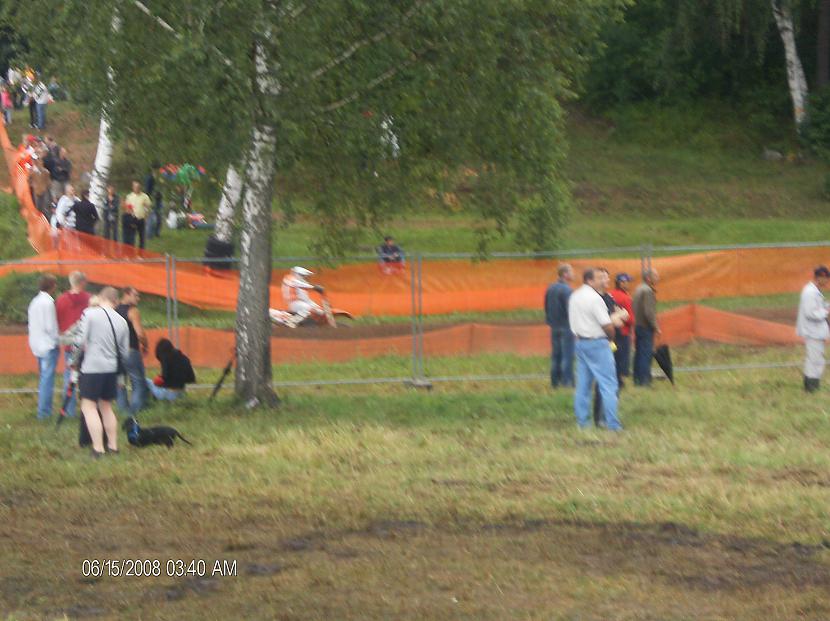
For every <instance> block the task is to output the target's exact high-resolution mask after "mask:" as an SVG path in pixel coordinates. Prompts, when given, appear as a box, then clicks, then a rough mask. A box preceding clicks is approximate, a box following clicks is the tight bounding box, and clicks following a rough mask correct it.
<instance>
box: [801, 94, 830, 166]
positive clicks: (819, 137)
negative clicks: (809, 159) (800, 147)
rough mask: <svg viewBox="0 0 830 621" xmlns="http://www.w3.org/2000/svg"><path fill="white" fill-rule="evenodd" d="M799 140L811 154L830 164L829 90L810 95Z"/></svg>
mask: <svg viewBox="0 0 830 621" xmlns="http://www.w3.org/2000/svg"><path fill="white" fill-rule="evenodd" d="M801 138H802V140H803V141H804V143H805V144H806V145H807V147H808V148H809V149H810V150H811V151H812V152H813V153H815V154H816V155H817V156H818V157H820V158H821V159H822V160H824V161H825V162H830V88H823V89H821V90H820V91H818V92H816V93H813V94H812V95H810V100H809V103H808V106H807V120H806V121H805V122H804V125H803V126H802V127H801Z"/></svg>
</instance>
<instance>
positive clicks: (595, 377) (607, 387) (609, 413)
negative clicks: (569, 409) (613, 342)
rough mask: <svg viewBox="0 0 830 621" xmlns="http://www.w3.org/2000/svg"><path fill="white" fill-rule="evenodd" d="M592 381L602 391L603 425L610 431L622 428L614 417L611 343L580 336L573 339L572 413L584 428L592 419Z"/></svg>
mask: <svg viewBox="0 0 830 621" xmlns="http://www.w3.org/2000/svg"><path fill="white" fill-rule="evenodd" d="M594 381H596V382H597V386H598V388H599V394H600V395H602V409H603V414H604V416H605V426H606V427H607V428H608V429H610V430H612V431H618V430H620V429H622V425H620V419H619V418H617V388H618V384H617V369H616V367H615V366H614V355H613V354H612V353H611V346H610V345H609V343H608V340H607V339H588V340H586V339H579V340H578V341H577V342H576V392H575V393H574V414H575V415H576V423H577V424H578V425H579V426H580V427H583V428H584V427H587V426H588V425H589V424H590V422H591V387H592V386H593V383H594Z"/></svg>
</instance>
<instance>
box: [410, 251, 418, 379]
mask: <svg viewBox="0 0 830 621" xmlns="http://www.w3.org/2000/svg"><path fill="white" fill-rule="evenodd" d="M409 289H410V293H411V294H412V382H411V384H412V385H413V386H414V385H415V384H416V383H417V381H418V317H417V312H418V308H417V306H416V304H415V261H414V257H413V259H410V261H409Z"/></svg>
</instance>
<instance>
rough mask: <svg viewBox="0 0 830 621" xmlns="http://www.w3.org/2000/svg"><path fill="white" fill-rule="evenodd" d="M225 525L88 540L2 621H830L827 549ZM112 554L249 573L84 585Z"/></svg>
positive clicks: (4, 602) (546, 534) (8, 588)
mask: <svg viewBox="0 0 830 621" xmlns="http://www.w3.org/2000/svg"><path fill="white" fill-rule="evenodd" d="M214 517H215V518H221V516H214ZM135 519H138V518H137V516H136V518H135ZM221 519H225V520H229V521H230V522H235V524H234V525H233V527H231V525H230V523H229V524H228V528H227V530H226V531H225V532H224V533H222V534H218V536H215V534H214V533H212V532H211V533H209V532H207V531H212V530H213V529H212V528H211V527H210V526H209V525H207V526H206V527H205V532H188V533H184V532H183V533H180V535H179V537H177V539H176V541H175V544H173V543H172V540H171V539H170V538H169V536H165V535H164V534H163V533H159V534H158V535H159V537H160V538H158V539H157V538H155V537H152V536H151V534H150V533H147V532H146V529H143V528H141V527H140V526H138V525H137V524H134V525H132V527H133V528H135V527H137V528H136V529H135V530H134V531H133V532H132V533H131V534H130V536H126V535H127V534H128V533H130V531H129V529H128V528H127V527H129V526H130V525H129V524H120V525H119V524H113V523H112V522H110V521H109V520H100V523H98V522H95V523H92V522H90V523H89V524H80V525H79V524H76V525H75V526H74V527H73V528H72V536H71V537H69V539H67V540H66V541H65V544H66V549H67V550H69V549H71V550H73V551H74V552H73V553H72V555H73V556H77V557H78V558H77V559H76V560H73V561H72V562H73V566H72V567H71V568H70V567H65V566H63V564H62V562H63V560H66V559H65V558H63V557H64V556H65V553H64V552H61V553H60V554H59V555H58V558H54V559H52V560H50V561H48V562H46V561H44V560H42V559H39V560H37V561H36V562H35V563H33V564H32V565H29V566H27V567H19V566H18V567H15V566H13V565H10V564H6V563H4V566H2V567H0V578H2V580H0V608H2V609H3V610H5V611H6V612H11V613H25V614H24V615H22V616H21V617H20V618H30V617H31V618H41V615H43V616H46V617H50V618H52V617H55V618H63V616H64V615H66V617H68V618H70V619H86V618H94V619H116V618H123V616H122V615H123V611H125V610H129V611H130V616H134V617H141V618H178V619H204V618H205V617H204V612H205V610H210V611H211V616H210V618H280V619H324V618H338V619H381V618H398V619H421V618H429V619H459V618H464V619H503V618H550V616H551V615H552V616H555V617H556V618H579V619H597V620H598V619H668V618H672V619H711V618H731V619H735V618H745V619H758V618H765V619H767V620H772V619H790V618H795V617H798V618H802V619H827V618H828V617H830V599H828V598H827V594H828V593H829V592H830V564H829V563H828V556H829V555H830V553H828V549H827V548H828V547H830V542H825V543H824V544H822V545H804V544H801V543H798V542H792V543H777V542H773V541H768V540H764V539H753V538H745V537H739V536H734V535H716V534H703V533H700V532H698V531H696V530H694V529H692V528H689V527H687V526H684V525H682V524H675V523H664V524H657V525H648V524H637V523H621V524H588V523H581V522H555V521H546V520H528V521H523V522H519V523H497V524H484V525H477V526H464V525H460V526H459V525H452V526H449V525H447V526H440V525H439V526H434V525H433V526H430V525H427V524H425V523H422V522H419V521H414V520H413V521H407V520H404V521H401V520H394V521H385V522H375V523H372V524H370V525H369V526H367V527H366V528H364V529H361V530H354V531H312V532H303V531H299V532H297V531H295V533H294V534H290V530H289V531H282V530H281V527H283V526H286V525H285V524H279V525H277V524H273V525H272V524H270V523H264V522H263V523H258V522H259V521H261V520H257V519H256V518H253V516H251V515H250V514H248V516H247V517H244V514H239V515H236V514H234V513H230V514H228V515H227V516H225V517H224V518H221ZM131 521H132V520H131V519H128V520H127V522H131ZM116 522H117V520H116ZM208 523H210V520H208ZM289 528H290V527H289ZM90 529H94V530H95V533H94V537H93V538H92V539H90V538H89V536H88V535H89V534H92V533H91V531H90V533H87V531H88V530H90ZM110 530H112V531H113V532H112V533H108V531H110ZM116 531H118V532H117V533H116ZM142 532H143V533H144V534H143V535H142ZM281 532H282V534H281ZM19 534H22V533H19ZM148 535H150V536H151V539H149V540H148V539H146V536H148ZM55 536H57V534H55ZM96 541H97V542H98V544H99V545H98V546H93V545H92V544H93V542H96ZM101 544H104V545H105V548H104V549H105V550H106V552H105V553H104V554H103V556H104V557H107V558H133V557H136V556H138V557H139V558H141V557H147V556H148V555H149V556H151V557H154V556H158V555H159V554H161V555H162V556H164V557H165V558H166V557H168V556H169V557H174V558H175V557H176V556H179V555H181V551H182V550H187V551H189V552H187V553H186V554H185V556H186V555H187V554H189V555H191V556H192V555H193V554H194V552H193V551H194V550H196V551H198V553H196V556H197V557H208V558H216V557H219V558H226V559H233V560H236V562H237V570H238V571H237V575H236V576H235V577H226V576H215V575H209V574H208V575H198V576H182V577H180V578H176V577H169V576H160V577H157V578H143V579H142V578H126V577H121V578H113V577H98V578H94V577H83V576H82V575H81V571H80V567H81V560H82V558H88V557H89V556H90V555H91V554H95V553H94V551H93V552H91V549H97V548H100V545H101ZM18 545H20V542H18ZM148 545H149V549H148ZM159 545H161V546H162V547H161V548H159V547H158V546H159ZM167 546H169V547H167ZM61 547H62V548H63V547H64V546H63V544H62V545H61ZM165 547H166V549H165ZM148 550H155V552H152V553H150V552H149V551H148ZM177 551H178V552H177ZM59 559H60V560H59ZM74 563H77V567H75V566H74ZM43 571H48V572H49V575H39V572H43ZM554 611H555V612H556V614H553V613H554ZM15 618H17V617H15Z"/></svg>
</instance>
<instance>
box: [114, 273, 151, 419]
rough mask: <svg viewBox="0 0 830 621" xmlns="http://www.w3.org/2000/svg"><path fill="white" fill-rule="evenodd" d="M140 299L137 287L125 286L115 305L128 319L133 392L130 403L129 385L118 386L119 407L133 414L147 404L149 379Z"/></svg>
mask: <svg viewBox="0 0 830 621" xmlns="http://www.w3.org/2000/svg"><path fill="white" fill-rule="evenodd" d="M140 299H141V294H140V293H139V292H138V290H137V289H136V288H135V287H125V288H124V291H123V292H122V293H121V304H119V305H118V306H116V307H115V312H117V313H118V314H119V315H121V316H122V317H123V318H124V319H126V320H127V327H128V328H129V332H130V353H129V354H128V356H127V359H126V360H124V367H125V369H126V370H127V375H128V376H129V378H130V386H131V387H132V393H133V394H132V396H131V398H130V400H129V405H128V404H127V386H126V385H119V386H118V395H117V400H118V409H119V410H120V411H122V412H126V411H127V410H129V411H130V413H131V414H132V415H133V416H135V414H136V413H137V412H138V411H139V410H141V409H143V408H144V406H145V405H146V404H147V380H146V378H145V377H144V360H143V359H142V355H143V354H146V353H147V334H146V333H145V332H144V326H142V325H141V313H139V312H138V302H139V300H140Z"/></svg>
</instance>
